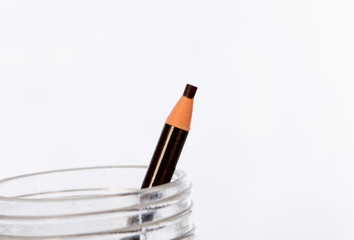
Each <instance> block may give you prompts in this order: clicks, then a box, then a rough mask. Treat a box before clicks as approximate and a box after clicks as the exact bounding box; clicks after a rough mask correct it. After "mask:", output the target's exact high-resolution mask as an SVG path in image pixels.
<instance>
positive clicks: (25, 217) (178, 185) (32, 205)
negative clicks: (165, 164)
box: [0, 166, 194, 240]
mask: <svg viewBox="0 0 354 240" xmlns="http://www.w3.org/2000/svg"><path fill="white" fill-rule="evenodd" d="M145 172H146V167H142V166H111V167H93V168H80V169H68V170H57V171H50V172H42V173H35V174H29V175H23V176H19V177H14V178H8V179H4V180H1V181H0V239H8V240H14V239H18V240H26V239H28V240H29V239H32V240H34V239H36V240H54V239H67V240H91V239H92V240H94V239H95V240H108V239H109V240H120V239H121V240H123V239H124V240H168V239H176V240H177V239H193V236H194V235H193V225H192V223H191V221H190V215H191V205H192V202H191V197H190V188H191V184H190V182H189V181H188V180H187V178H186V175H185V174H184V172H182V171H180V170H177V171H176V173H175V175H174V177H173V180H172V182H170V183H168V184H164V185H161V186H157V187H153V188H149V189H143V190H139V188H140V185H141V183H142V180H143V177H144V175H145Z"/></svg>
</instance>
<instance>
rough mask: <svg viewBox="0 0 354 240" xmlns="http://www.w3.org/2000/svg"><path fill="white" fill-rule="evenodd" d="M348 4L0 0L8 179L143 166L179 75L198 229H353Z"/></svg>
mask: <svg viewBox="0 0 354 240" xmlns="http://www.w3.org/2000/svg"><path fill="white" fill-rule="evenodd" d="M353 9H354V5H353V3H352V1H341V0H327V1H326V0H321V1H315V0H300V1H280V0H279V1H275V0H270V1H260V0H258V1H257V0H253V1H251V0H236V1H235V0H220V1H216V0H215V1H212V0H135V1H134V0H121V1H98V0H97V1H44V0H43V1H35V0H32V1H1V2H0V161H1V168H0V178H4V177H9V176H13V175H18V174H24V173H30V172H37V171H42V170H51V169H58V168H71V167H83V166H96V165H120V164H148V162H149V160H150V157H151V155H152V152H153V149H154V147H155V144H156V142H157V139H158V137H159V134H160V131H161V129H162V126H163V122H164V120H165V118H166V117H167V115H168V113H169V111H170V110H171V109H172V107H173V106H174V104H175V102H176V101H177V100H178V98H179V97H180V95H181V94H182V91H183V89H184V86H185V84H186V83H191V84H194V85H197V86H198V87H199V90H198V93H197V95H196V99H195V111H194V117H193V124H192V130H191V132H190V135H189V138H188V140H187V143H186V146H185V149H184V152H183V154H182V157H181V159H180V163H179V165H178V167H179V168H182V169H183V170H185V171H186V172H187V173H188V175H189V177H190V179H191V180H192V181H193V184H194V192H193V199H194V202H195V206H194V209H195V211H194V222H195V224H196V227H197V235H198V239H242V240H251V239H260V240H264V239H269V240H283V239H294V240H297V239H302V240H304V239H305V240H306V239H309V240H312V239H320V240H329V239H335V240H342V239H343V240H344V239H348V240H349V239H350V240H352V239H354V148H353V147H354V111H353V110H354V109H353V108H354V94H353V92H354V83H353V81H354V70H353V65H354V44H353V43H354V30H353V28H354V27H353V25H354V16H353Z"/></svg>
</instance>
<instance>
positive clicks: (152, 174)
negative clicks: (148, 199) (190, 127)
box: [141, 124, 188, 188]
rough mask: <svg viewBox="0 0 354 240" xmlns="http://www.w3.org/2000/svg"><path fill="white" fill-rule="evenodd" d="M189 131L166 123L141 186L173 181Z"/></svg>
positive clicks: (146, 186) (145, 186) (147, 186)
mask: <svg viewBox="0 0 354 240" xmlns="http://www.w3.org/2000/svg"><path fill="white" fill-rule="evenodd" d="M187 135H188V132H187V131H185V130H182V129H180V128H177V127H174V126H171V125H169V124H165V126H164V128H163V130H162V133H161V136H160V139H159V141H158V143H157V146H156V149H155V152H154V154H153V157H152V159H151V162H150V165H149V167H148V170H147V173H146V175H145V178H144V181H143V184H142V186H141V188H149V187H153V186H157V185H161V184H164V183H168V182H170V181H171V178H172V176H173V173H174V171H175V168H176V164H177V161H178V158H179V156H180V154H181V152H182V149H183V145H184V143H185V141H186V138H187Z"/></svg>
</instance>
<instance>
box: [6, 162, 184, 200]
mask: <svg viewBox="0 0 354 240" xmlns="http://www.w3.org/2000/svg"><path fill="white" fill-rule="evenodd" d="M117 168H118V169H147V166H145V165H115V166H95V167H82V168H68V169H59V170H51V171H42V172H36V173H30V174H23V175H18V176H14V177H10V178H5V179H1V180H0V187H1V186H2V185H3V184H6V183H10V182H12V181H17V180H23V179H25V178H31V177H35V176H41V175H49V174H55V173H65V172H80V171H87V170H110V169H117ZM184 181H186V174H185V173H184V172H183V171H182V170H178V169H176V171H175V173H174V176H173V178H172V181H171V182H169V183H166V184H162V185H159V186H155V187H151V188H145V189H136V190H135V189H134V190H129V191H124V192H121V193H114V194H108V195H99V196H90V195H88V196H77V197H75V200H80V201H83V200H92V199H105V198H114V197H120V196H133V195H145V194H153V193H154V192H159V191H163V190H166V189H170V188H173V187H176V186H178V185H180V184H181V183H183V182H184ZM0 201H2V202H27V203H30V202H33V203H38V202H67V201H72V199H70V198H56V197H51V198H23V197H21V196H17V197H8V196H3V194H2V193H1V192H0Z"/></svg>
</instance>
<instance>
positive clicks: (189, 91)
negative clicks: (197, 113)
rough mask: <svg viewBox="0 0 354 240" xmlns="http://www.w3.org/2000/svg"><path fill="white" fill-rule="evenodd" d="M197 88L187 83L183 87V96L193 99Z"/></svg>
mask: <svg viewBox="0 0 354 240" xmlns="http://www.w3.org/2000/svg"><path fill="white" fill-rule="evenodd" d="M197 89H198V88H197V87H195V86H192V85H190V84H187V86H186V88H185V89H184V92H183V96H185V97H187V98H190V99H193V98H194V95H195V93H196V91H197Z"/></svg>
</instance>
